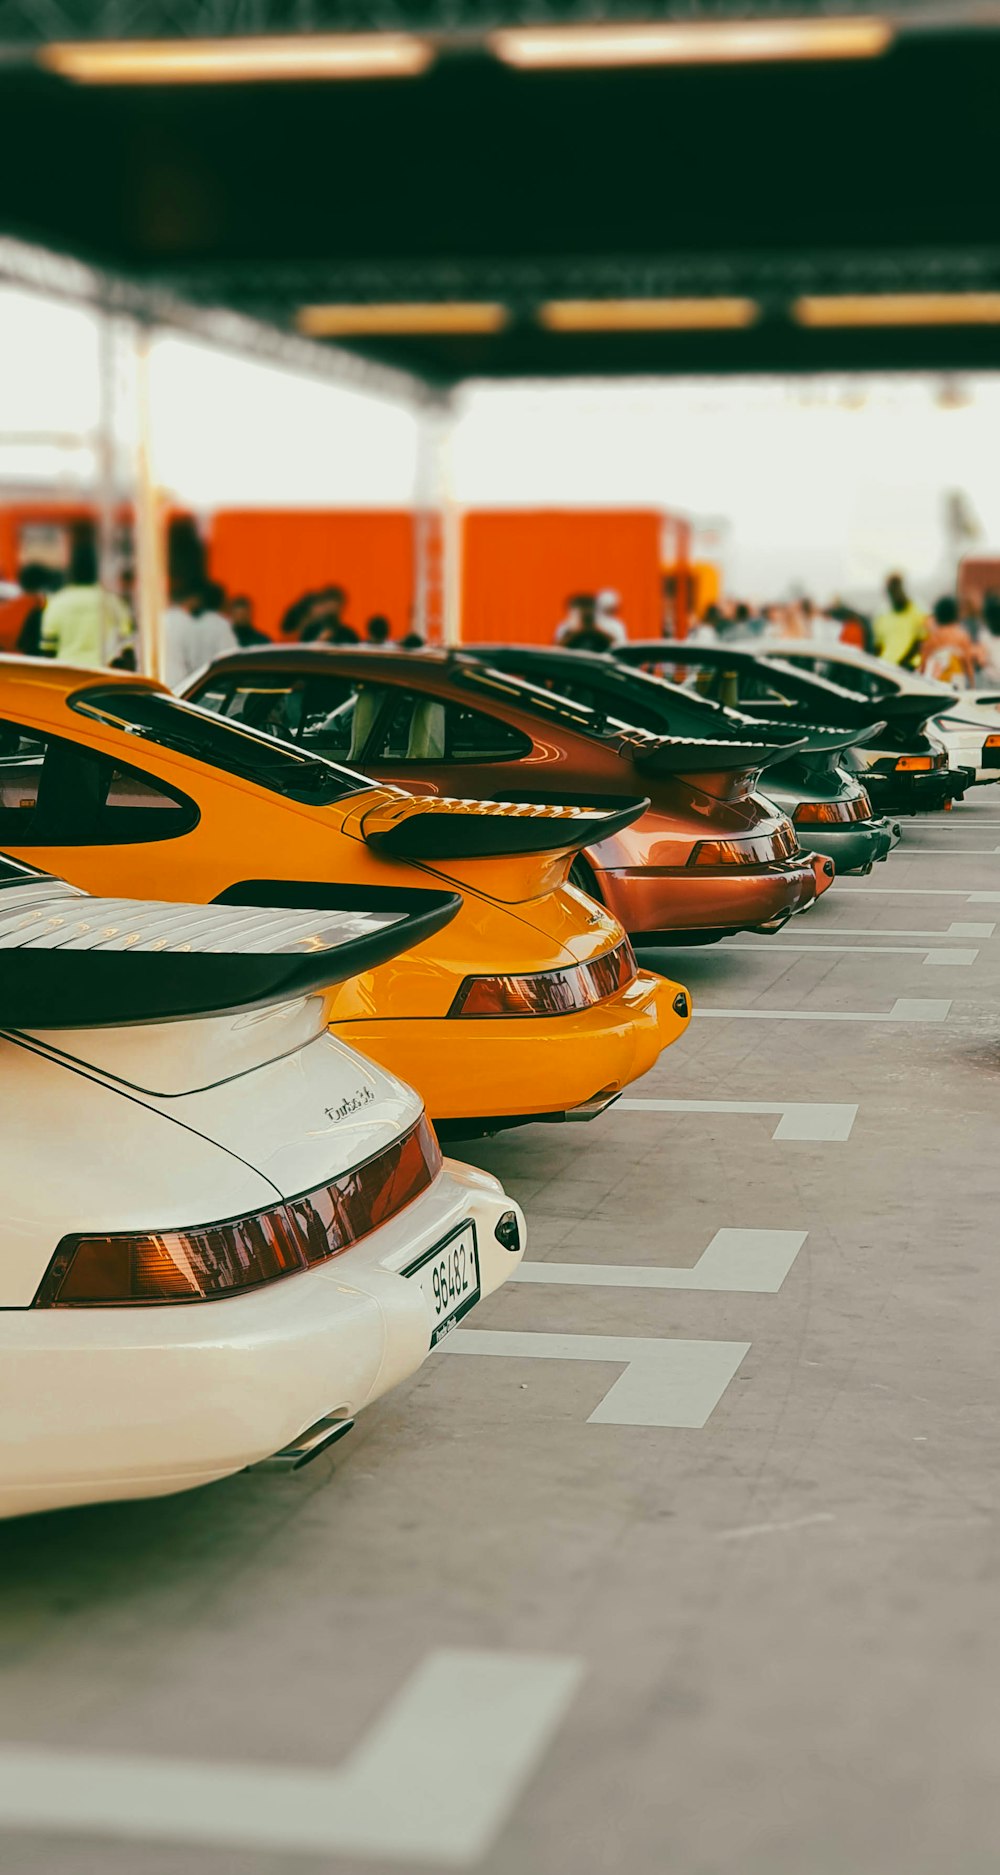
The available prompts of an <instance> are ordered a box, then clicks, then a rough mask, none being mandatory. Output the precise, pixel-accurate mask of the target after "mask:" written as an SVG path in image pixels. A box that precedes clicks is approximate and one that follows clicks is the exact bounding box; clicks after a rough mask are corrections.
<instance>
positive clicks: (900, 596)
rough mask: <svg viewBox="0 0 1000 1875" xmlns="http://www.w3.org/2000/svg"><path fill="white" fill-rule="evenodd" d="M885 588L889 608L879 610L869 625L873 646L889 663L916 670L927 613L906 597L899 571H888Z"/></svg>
mask: <svg viewBox="0 0 1000 1875" xmlns="http://www.w3.org/2000/svg"><path fill="white" fill-rule="evenodd" d="M885 590H886V595H887V597H888V600H889V605H888V609H887V610H886V611H885V612H880V613H879V615H878V617H877V619H876V620H875V622H874V625H873V626H872V631H873V633H874V636H875V649H876V651H877V653H878V656H879V657H880V658H885V659H886V661H887V662H888V663H889V664H902V665H903V666H905V668H906V669H907V670H915V669H916V667H917V665H918V664H919V662H920V648H921V646H922V644H923V642H924V639H925V638H926V636H927V631H928V625H927V615H926V613H925V612H924V610H923V608H922V606H919V605H917V604H916V602H915V601H914V600H913V599H911V598H910V597H909V595H908V593H907V590H906V583H905V581H904V579H903V576H902V574H901V573H890V575H889V577H888V579H887V580H886V582H885Z"/></svg>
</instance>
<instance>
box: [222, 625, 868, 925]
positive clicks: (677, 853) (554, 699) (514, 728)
mask: <svg viewBox="0 0 1000 1875" xmlns="http://www.w3.org/2000/svg"><path fill="white" fill-rule="evenodd" d="M187 696H188V697H189V698H190V699H191V700H192V701H197V702H198V703H199V704H201V705H202V706H203V707H205V708H208V709H212V710H215V711H217V712H218V713H219V714H220V715H222V716H225V717H226V718H228V720H229V721H231V722H237V723H241V724H244V725H246V726H247V727H252V728H254V729H257V730H264V731H267V732H269V733H270V734H272V735H275V736H277V737H280V738H281V739H282V740H284V741H288V742H291V743H293V744H294V745H296V746H297V747H298V748H300V749H302V750H308V751H310V752H312V753H315V754H317V755H324V756H326V757H328V758H329V759H333V760H337V761H349V762H351V763H352V764H354V763H356V764H359V765H362V766H363V767H364V769H365V771H366V772H367V773H369V774H372V775H375V776H377V777H378V778H379V779H380V780H386V781H388V780H391V781H393V782H395V783H396V784H397V785H399V786H401V787H405V788H408V789H410V790H412V791H413V792H414V793H418V794H438V795H446V796H450V795H455V794H461V795H463V796H466V797H468V796H473V797H477V798H480V799H483V800H516V801H526V802H558V803H565V804H575V805H582V804H583V803H584V802H588V803H591V804H596V803H598V802H600V803H603V804H605V805H606V806H610V805H611V803H612V802H615V801H620V800H621V798H622V797H623V796H625V797H628V798H629V799H634V798H635V797H636V795H640V796H641V795H648V797H649V799H650V806H649V808H648V809H647V811H646V812H645V813H644V814H643V815H642V817H641V818H640V819H639V820H637V821H636V822H635V823H634V824H633V825H632V826H631V827H629V828H627V829H625V830H624V831H623V833H622V834H621V835H618V834H616V835H615V837H614V838H612V839H608V840H604V841H601V842H600V844H598V845H594V846H591V847H588V848H587V849H586V851H585V852H584V853H583V854H581V856H580V857H579V859H578V860H577V861H576V864H575V869H574V874H573V877H574V878H575V880H576V882H577V883H579V884H582V885H584V886H585V887H586V889H587V890H588V891H590V892H591V893H592V895H593V896H594V897H595V898H597V899H599V900H600V901H601V902H602V903H603V904H604V905H606V906H607V907H608V908H609V909H610V910H612V911H613V912H614V913H615V915H616V916H617V917H618V918H619V919H620V920H621V922H622V923H623V924H624V926H625V928H626V930H627V931H629V932H630V933H631V934H632V935H633V936H635V937H642V938H645V939H651V938H654V937H655V938H657V939H658V940H661V941H662V940H666V941H670V940H671V939H674V940H677V941H680V940H683V941H686V942H691V940H692V939H698V940H704V941H712V940H713V939H715V938H719V937H723V936H727V935H729V934H731V933H732V932H734V931H743V930H754V931H777V930H780V928H781V926H782V925H783V924H785V923H786V922H787V920H788V919H789V918H790V917H792V915H793V914H794V913H796V912H800V911H805V910H806V909H807V908H808V907H809V906H810V905H811V904H812V903H813V902H814V900H815V899H816V897H817V896H818V894H819V893H820V892H823V891H825V889H826V887H827V886H828V885H829V884H830V883H831V881H832V879H833V875H834V865H833V862H832V860H830V859H829V858H828V857H827V856H826V855H824V854H820V853H814V852H811V851H810V852H803V850H802V849H801V847H800V846H799V842H798V838H797V836H796V833H795V829H794V827H793V825H792V823H791V821H790V820H789V819H788V818H787V817H786V816H785V815H784V814H783V813H782V812H781V811H780V810H779V809H776V808H775V807H774V806H773V805H772V804H771V803H770V802H769V801H767V800H765V799H764V798H763V797H762V796H761V795H760V794H759V793H758V792H757V791H756V789H757V781H758V777H759V775H760V774H761V771H762V770H763V769H765V768H766V767H767V766H768V764H769V763H771V762H773V761H774V760H776V759H778V758H779V757H780V758H782V759H784V758H787V754H788V750H789V747H790V746H792V740H791V738H790V737H789V735H788V733H787V732H779V740H778V741H777V742H775V741H773V740H772V739H771V738H770V737H768V736H765V735H761V734H759V733H755V732H753V731H748V737H749V738H750V739H748V740H745V741H738V740H735V739H733V738H732V737H731V736H729V737H723V738H715V737H710V736H686V735H685V736H670V735H657V734H652V733H650V732H648V731H645V730H642V729H637V728H635V727H633V726H631V725H629V724H628V723H627V722H624V721H622V720H619V719H618V718H617V717H615V716H614V715H612V714H609V713H606V712H605V711H603V710H598V709H594V708H589V707H588V706H587V705H586V704H582V703H578V702H574V701H573V700H571V699H570V698H567V697H564V696H562V695H560V694H559V693H558V692H557V691H553V690H547V689H542V688H540V687H538V686H536V685H534V684H529V683H525V682H522V681H521V680H519V679H518V678H515V677H512V676H508V675H506V674H504V673H501V672H499V671H496V670H494V669H492V668H490V667H489V666H484V665H483V664H482V662H480V661H479V660H478V659H476V658H473V657H470V656H467V655H465V654H463V653H461V652H432V651H427V652H419V653H412V652H393V651H382V650H378V651H371V650H363V649H360V650H353V649H351V650H337V649H333V648H328V647H320V646H317V647H310V648H305V647H301V648H299V647H293V648H292V649H288V650H286V649H284V648H275V649H274V650H272V649H270V648H262V649H260V650H254V651H246V652H239V653H234V654H230V655H229V656H227V657H224V658H219V659H217V660H216V661H215V662H214V663H213V664H212V665H210V666H209V667H207V668H206V670H204V671H202V672H201V673H200V674H199V675H198V676H197V677H196V678H194V679H193V680H192V683H191V685H190V687H189V689H188V691H187ZM792 736H794V732H792Z"/></svg>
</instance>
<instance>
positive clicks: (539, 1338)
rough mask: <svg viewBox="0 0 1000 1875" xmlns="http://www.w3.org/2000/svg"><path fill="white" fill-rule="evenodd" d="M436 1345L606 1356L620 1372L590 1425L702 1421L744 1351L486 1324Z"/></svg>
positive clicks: (723, 1344) (724, 1345)
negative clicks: (533, 1331)
mask: <svg viewBox="0 0 1000 1875" xmlns="http://www.w3.org/2000/svg"><path fill="white" fill-rule="evenodd" d="M440 1345H441V1348H442V1349H443V1351H444V1353H445V1354H498V1355H503V1356H506V1357H507V1358H508V1359H513V1360H533V1361H614V1362H615V1363H616V1364H617V1365H618V1366H620V1367H624V1369H625V1372H624V1373H623V1374H620V1375H619V1377H618V1379H617V1380H616V1381H615V1383H614V1385H613V1386H612V1387H611V1388H610V1389H609V1391H608V1392H607V1393H606V1394H605V1395H604V1398H603V1399H602V1400H601V1402H600V1404H599V1405H598V1406H596V1407H595V1408H594V1411H593V1412H592V1413H591V1414H590V1417H589V1419H588V1421H587V1424H588V1425H591V1426H593V1425H603V1426H672V1427H679V1426H688V1427H701V1426H704V1425H705V1423H706V1421H707V1420H708V1418H709V1417H710V1415H711V1414H712V1413H713V1412H714V1410H715V1408H716V1407H717V1406H718V1404H719V1401H720V1400H721V1398H722V1396H723V1394H724V1393H725V1391H726V1388H727V1387H728V1385H729V1383H730V1381H731V1380H732V1378H733V1375H734V1374H735V1372H736V1370H737V1368H738V1367H739V1365H740V1362H741V1361H742V1360H743V1358H744V1356H745V1355H746V1354H748V1353H749V1351H750V1343H749V1341H671V1340H653V1339H651V1338H649V1337H646V1336H639V1335H535V1334H514V1333H511V1332H508V1331H506V1330H501V1329H493V1328H456V1329H455V1330H454V1332H453V1333H452V1334H450V1335H449V1336H448V1338H447V1340H445V1341H442V1342H441V1344H440Z"/></svg>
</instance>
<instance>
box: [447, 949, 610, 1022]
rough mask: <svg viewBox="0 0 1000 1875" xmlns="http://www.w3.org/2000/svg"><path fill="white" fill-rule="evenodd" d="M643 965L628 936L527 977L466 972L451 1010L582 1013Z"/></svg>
mask: <svg viewBox="0 0 1000 1875" xmlns="http://www.w3.org/2000/svg"><path fill="white" fill-rule="evenodd" d="M638 970H639V966H638V964H637V962H636V958H635V952H634V950H633V949H632V946H631V944H630V943H629V940H628V938H622V939H621V942H620V943H618V944H616V945H615V947H614V950H610V951H605V952H604V953H603V955H602V956H600V957H595V958H593V959H592V961H591V962H590V963H586V964H571V965H567V966H566V967H565V968H561V969H558V970H535V971H533V972H532V973H531V974H530V975H524V976H489V977H466V978H465V980H464V981H463V982H462V983H461V985H460V986H459V989H458V993H457V995H456V997H455V1000H454V1002H453V1003H452V1005H451V1008H450V1009H449V1011H448V1014H449V1016H468V1017H472V1018H475V1017H479V1018H481V1019H483V1020H486V1021H495V1020H496V1019H497V1018H498V1017H499V1018H504V1019H507V1018H514V1019H517V1018H518V1017H522V1016H531V1017H538V1016H569V1015H577V1014H579V1012H580V1010H581V1009H590V1008H592V1007H593V1005H594V1004H595V1003H600V1002H603V1001H604V1000H605V999H606V998H607V997H608V996H614V995H615V994H616V993H617V992H618V991H619V990H623V989H625V988H626V987H627V985H628V984H629V983H631V982H632V981H633V980H634V978H635V977H636V976H637V974H638ZM490 996H493V997H494V998H495V1001H494V1004H493V1006H490V1004H489V998H490ZM505 998H506V999H508V1000H505ZM516 998H520V1002H519V1005H518V1006H514V1000H513V999H516ZM560 998H561V999H562V1000H561V1001H560Z"/></svg>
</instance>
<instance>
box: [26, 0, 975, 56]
mask: <svg viewBox="0 0 1000 1875" xmlns="http://www.w3.org/2000/svg"><path fill="white" fill-rule="evenodd" d="M873 12H877V13H878V15H879V17H880V18H881V19H884V20H886V21H887V22H888V23H889V24H890V25H892V26H893V27H896V28H898V29H900V30H903V31H906V30H914V31H920V30H931V31H936V30H940V29H946V30H953V29H955V28H961V27H962V26H966V25H967V26H972V27H977V26H983V25H987V26H989V25H992V24H997V23H998V22H1000V4H998V0H881V3H880V4H879V5H878V6H873V5H872V0H0V46H6V47H7V48H8V49H10V50H15V49H17V48H28V49H30V48H31V47H32V46H34V45H39V44H45V43H46V42H49V41H53V40H70V39H74V40H83V39H161V38H165V39H172V38H187V39H191V38H216V39H218V38H226V37H230V36H237V35H238V36H245V35H258V34H262V35H277V34H289V33H319V32H327V33H329V32H334V33H335V32H357V31H372V30H373V29H374V30H379V29H387V30H395V31H399V30H400V29H402V30H412V31H424V32H429V33H434V34H438V35H441V36H442V37H443V39H444V40H445V41H446V42H447V40H448V39H449V38H451V37H459V38H461V37H468V36H472V37H473V38H475V37H476V36H477V35H480V34H482V33H485V32H488V31H490V30H491V29H492V28H493V27H496V26H501V25H513V24H517V25H524V24H533V23H537V24H546V25H547V24H556V23H559V24H569V23H572V22H577V21H579V22H581V23H583V22H590V21H599V20H624V19H629V20H662V21H668V20H669V21H673V20H676V21H684V22H691V21H698V22H701V21H713V20H734V19H781V18H796V19H805V18H812V17H817V18H822V17H823V16H824V15H831V14H833V15H837V16H839V17H841V18H843V17H844V16H845V15H850V14H858V15H867V14H871V13H873Z"/></svg>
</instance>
